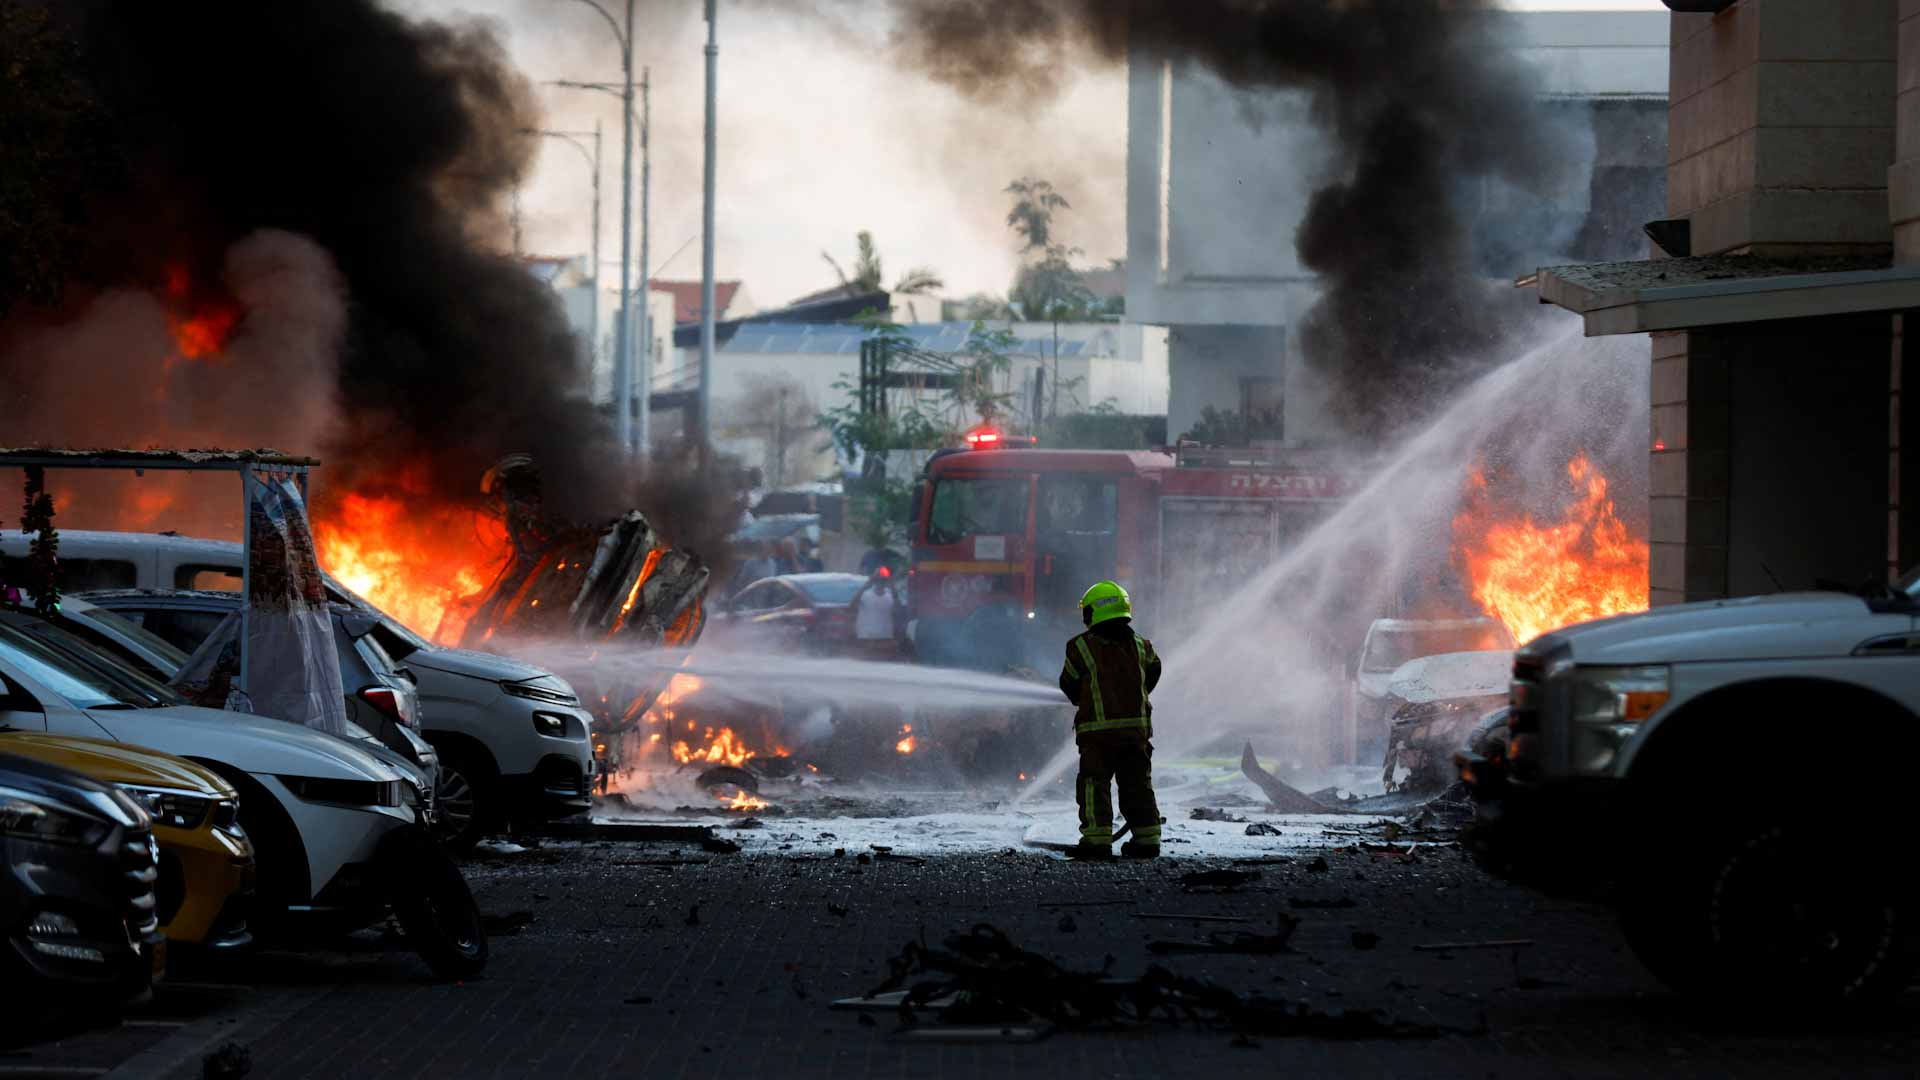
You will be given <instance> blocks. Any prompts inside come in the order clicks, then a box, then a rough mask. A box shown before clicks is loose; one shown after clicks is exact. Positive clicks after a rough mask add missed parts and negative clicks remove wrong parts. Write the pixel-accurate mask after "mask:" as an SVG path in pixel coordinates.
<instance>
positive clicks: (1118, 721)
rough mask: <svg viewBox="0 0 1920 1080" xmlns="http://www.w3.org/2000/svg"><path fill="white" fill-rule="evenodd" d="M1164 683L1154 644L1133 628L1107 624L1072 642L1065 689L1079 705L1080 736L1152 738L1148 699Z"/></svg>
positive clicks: (1064, 670)
mask: <svg viewBox="0 0 1920 1080" xmlns="http://www.w3.org/2000/svg"><path fill="white" fill-rule="evenodd" d="M1116 631H1118V632H1116ZM1159 681H1160V657H1159V656H1158V655H1156V654H1155V653H1154V651H1153V642H1151V641H1148V640H1147V639H1146V638H1143V637H1141V636H1140V635H1139V634H1136V633H1134V632H1133V630H1132V628H1131V627H1130V626H1127V625H1118V626H1116V625H1115V624H1114V623H1102V624H1101V625H1100V626H1097V627H1095V628H1093V629H1092V630H1089V631H1087V632H1086V633H1084V634H1081V635H1080V636H1079V637H1076V638H1074V639H1073V640H1072V641H1069V642H1067V658H1066V661H1065V663H1064V664H1063V665H1062V666H1061V668H1060V689H1061V690H1062V691H1064V692H1065V693H1066V695H1067V699H1068V700H1069V701H1072V702H1073V703H1074V704H1075V705H1077V706H1079V711H1078V712H1076V713H1075V714H1074V718H1073V732H1074V734H1076V735H1089V734H1093V733H1095V732H1100V731H1138V732H1140V733H1142V734H1143V735H1145V736H1146V737H1147V738H1152V737H1153V703H1152V702H1151V701H1150V700H1148V697H1147V695H1148V693H1149V691H1151V690H1152V689H1153V686H1154V684H1155V683H1157V682H1159Z"/></svg>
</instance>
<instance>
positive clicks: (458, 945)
mask: <svg viewBox="0 0 1920 1080" xmlns="http://www.w3.org/2000/svg"><path fill="white" fill-rule="evenodd" d="M381 855H382V858H383V859H384V861H385V865H386V872H387V887H388V890H389V896H390V898H391V902H392V904H393V914H394V917H395V918H396V919H398V920H399V921H400V928H401V929H402V930H404V931H405V932H406V935H407V942H408V943H409V944H411V945H412V946H413V950H414V951H415V952H417V953H419V954H420V959H422V960H425V961H426V962H427V966H428V967H430V968H432V969H433V971H434V974H436V975H439V976H441V977H442V978H447V979H471V978H473V977H474V976H476V975H478V974H480V972H481V971H483V970H485V969H486V966H487V935H486V930H485V929H484V928H483V927H482V926H481V923H480V908H479V906H478V905H476V904H475V903H474V902H473V892H472V890H470V889H468V888H467V879H466V878H464V877H462V876H461V875H460V867H458V866H456V865H455V864H454V861H453V858H452V856H450V855H448V854H447V853H446V851H445V850H444V849H442V848H441V847H440V845H439V844H437V843H435V842H434V840H433V838H432V837H430V836H428V835H427V834H426V833H424V832H422V831H420V830H418V829H411V828H409V829H399V830H396V831H395V832H394V833H393V834H392V835H390V836H389V837H387V839H386V840H385V841H384V842H383V844H382V849H381Z"/></svg>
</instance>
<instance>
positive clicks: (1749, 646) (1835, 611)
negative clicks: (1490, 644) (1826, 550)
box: [1527, 592, 1913, 665]
mask: <svg viewBox="0 0 1920 1080" xmlns="http://www.w3.org/2000/svg"><path fill="white" fill-rule="evenodd" d="M1912 625H1913V618H1912V616H1911V615H1910V614H1908V613H1904V612H1894V613H1886V612H1875V611H1874V609H1873V607H1872V606H1870V605H1869V604H1868V603H1867V602H1866V601H1865V600H1862V599H1860V598H1859V597H1857V596H1848V595H1846V594H1845V593H1831V592H1819V593H1815V592H1808V593H1780V594H1776V595H1772V596H1746V597H1740V598H1738V599H1733V600H1710V601H1704V602H1701V603H1694V604H1677V605H1674V606H1672V607H1663V608H1656V609H1654V610H1652V611H1647V612H1642V613H1640V614H1637V615H1616V616H1614V617H1613V618H1610V619H1600V620H1598V621H1596V622H1590V623H1581V624H1579V625H1577V626H1570V627H1566V628H1565V629H1561V630H1555V631H1554V632H1553V633H1551V634H1547V635H1545V636H1544V637H1542V638H1541V639H1540V640H1539V641H1536V642H1534V643H1533V644H1531V645H1529V646H1528V647H1527V651H1528V652H1530V653H1543V652H1547V651H1555V650H1558V649H1560V648H1566V647H1571V649H1572V651H1573V661H1574V663H1577V664H1599V665H1618V664H1629V665H1630V664H1677V663H1689V662H1701V661H1713V660H1785V659H1792V658H1796V657H1817V656H1845V655H1847V654H1849V653H1851V652H1852V651H1853V650H1854V649H1855V648H1857V647H1858V646H1859V645H1860V644H1861V643H1862V642H1864V641H1866V640H1867V639H1868V638H1871V637H1873V636H1874V635H1876V634H1880V633H1895V632H1898V631H1901V630H1905V629H1910V628H1911V627H1912Z"/></svg>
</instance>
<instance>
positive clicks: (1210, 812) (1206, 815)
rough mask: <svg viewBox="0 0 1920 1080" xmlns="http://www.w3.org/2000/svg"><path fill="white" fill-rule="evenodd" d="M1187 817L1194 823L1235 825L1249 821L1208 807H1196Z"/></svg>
mask: <svg viewBox="0 0 1920 1080" xmlns="http://www.w3.org/2000/svg"><path fill="white" fill-rule="evenodd" d="M1187 817H1188V818H1189V819H1190V820H1193V821H1225V822H1231V823H1233V824H1242V823H1244V822H1245V821H1246V820H1247V819H1246V818H1243V817H1238V816H1235V815H1234V814H1231V813H1229V812H1227V811H1225V810H1215V809H1213V808H1212V807H1207V806H1196V807H1194V808H1193V810H1192V811H1191V812H1190V813H1188V814H1187Z"/></svg>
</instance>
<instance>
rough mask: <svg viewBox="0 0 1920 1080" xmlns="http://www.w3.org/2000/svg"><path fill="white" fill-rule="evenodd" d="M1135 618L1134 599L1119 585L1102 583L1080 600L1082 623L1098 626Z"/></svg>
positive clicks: (1109, 582)
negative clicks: (1109, 620) (1114, 620)
mask: <svg viewBox="0 0 1920 1080" xmlns="http://www.w3.org/2000/svg"><path fill="white" fill-rule="evenodd" d="M1131 618H1133V598H1132V597H1130V596H1128V595H1127V590H1125V589H1123V588H1121V587H1120V586H1119V585H1118V584H1117V583H1115V582H1111V581H1102V582H1099V583H1097V584H1095V585H1094V587H1093V588H1091V589H1088V590H1087V594H1086V595H1085V596H1082V597H1081V598H1080V621H1081V622H1083V623H1085V624H1087V625H1088V626H1098V625H1100V624H1101V623H1103V622H1106V621H1107V620H1108V619H1131Z"/></svg>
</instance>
